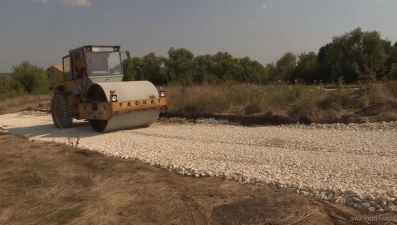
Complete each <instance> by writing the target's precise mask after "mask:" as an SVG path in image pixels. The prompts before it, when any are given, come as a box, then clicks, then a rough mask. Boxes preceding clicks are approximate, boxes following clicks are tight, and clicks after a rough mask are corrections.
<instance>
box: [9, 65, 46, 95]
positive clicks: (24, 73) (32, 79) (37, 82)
mask: <svg viewBox="0 0 397 225" xmlns="http://www.w3.org/2000/svg"><path fill="white" fill-rule="evenodd" d="M11 77H12V80H13V81H14V84H16V87H14V88H16V89H18V88H21V90H22V91H24V92H26V93H29V94H31V93H34V94H39V93H45V92H46V91H47V90H48V86H49V82H48V78H47V74H46V72H45V71H44V70H43V69H42V68H40V67H38V66H35V65H32V64H31V63H30V62H28V61H23V62H22V63H21V64H19V65H16V66H13V68H12V73H11Z"/></svg>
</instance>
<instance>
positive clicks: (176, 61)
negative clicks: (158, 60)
mask: <svg viewBox="0 0 397 225" xmlns="http://www.w3.org/2000/svg"><path fill="white" fill-rule="evenodd" d="M193 60H194V55H193V53H191V52H190V51H189V50H187V49H184V48H180V49H175V48H174V47H171V48H170V49H169V51H168V59H165V60H164V65H165V66H166V67H167V70H168V71H167V76H166V79H167V81H171V82H174V81H178V82H182V83H183V84H184V85H187V86H189V85H192V84H193V73H194V68H195V62H194V61H193Z"/></svg>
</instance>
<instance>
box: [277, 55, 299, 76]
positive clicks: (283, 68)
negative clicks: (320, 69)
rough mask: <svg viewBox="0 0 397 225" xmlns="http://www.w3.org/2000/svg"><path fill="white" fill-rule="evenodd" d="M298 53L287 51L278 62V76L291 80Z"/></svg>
mask: <svg viewBox="0 0 397 225" xmlns="http://www.w3.org/2000/svg"><path fill="white" fill-rule="evenodd" d="M296 59H297V58H296V55H295V54H294V53H292V52H286V53H285V54H284V55H283V56H282V57H281V58H280V59H279V60H278V61H277V63H276V68H277V77H278V79H281V80H283V81H291V75H292V72H293V70H294V69H295V66H296Z"/></svg>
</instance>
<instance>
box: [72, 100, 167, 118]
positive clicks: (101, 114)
mask: <svg viewBox="0 0 397 225" xmlns="http://www.w3.org/2000/svg"><path fill="white" fill-rule="evenodd" d="M166 106H167V99H166V98H163V97H160V98H154V99H139V100H131V101H121V102H87V103H80V104H79V116H80V117H81V119H87V120H110V119H111V118H112V117H113V116H116V115H121V114H125V113H132V112H137V111H145V110H153V109H160V111H161V112H164V111H165V110H166Z"/></svg>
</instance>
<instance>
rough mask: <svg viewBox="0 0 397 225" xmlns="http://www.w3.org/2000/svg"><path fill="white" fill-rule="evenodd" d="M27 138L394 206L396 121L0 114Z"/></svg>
mask: <svg viewBox="0 0 397 225" xmlns="http://www.w3.org/2000/svg"><path fill="white" fill-rule="evenodd" d="M0 126H1V127H2V128H3V129H4V130H6V131H7V132H10V133H12V134H15V135H23V136H26V137H28V138H30V139H32V140H39V141H56V142H62V143H68V137H69V138H70V140H69V141H74V142H76V140H77V139H76V137H77V136H78V137H79V140H78V141H79V145H78V146H79V147H82V148H86V149H90V150H95V151H100V152H103V153H106V154H108V155H113V156H118V157H123V158H131V159H138V160H141V161H143V162H147V163H149V164H151V165H154V166H160V167H163V168H167V169H169V170H172V171H175V172H177V173H180V174H187V175H191V176H194V177H201V176H222V177H227V178H229V179H234V180H236V181H240V182H246V183H255V184H257V185H266V186H269V187H272V188H289V189H291V190H293V191H295V192H297V193H299V194H302V195H310V196H313V197H315V198H319V199H324V200H329V201H332V202H336V203H341V204H347V205H349V206H352V207H354V208H361V209H365V210H368V211H397V207H396V205H397V201H396V198H397V164H396V162H397V156H396V147H397V135H396V131H397V123H396V122H390V123H380V124H361V125H359V124H349V125H342V124H334V125H310V126H307V125H288V126H255V127H242V126H234V125H230V124H225V123H224V122H223V123H221V122H217V121H213V120H200V121H196V123H190V122H186V121H184V120H183V119H161V121H160V122H159V123H156V124H153V125H152V126H150V127H147V128H140V129H135V130H123V131H117V132H111V133H104V134H98V133H95V132H94V131H92V129H91V127H90V126H89V124H88V123H87V122H77V121H76V122H75V126H74V127H73V128H70V129H67V130H65V131H61V130H59V129H56V128H55V127H54V125H53V124H52V120H51V116H50V115H48V114H46V113H34V112H24V113H15V114H6V115H1V116H0Z"/></svg>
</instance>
